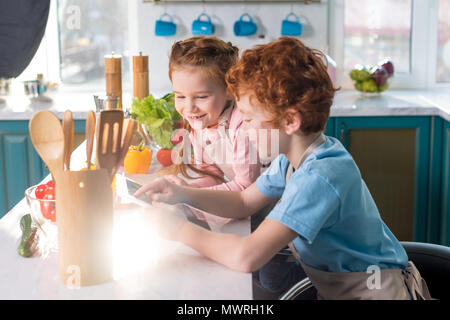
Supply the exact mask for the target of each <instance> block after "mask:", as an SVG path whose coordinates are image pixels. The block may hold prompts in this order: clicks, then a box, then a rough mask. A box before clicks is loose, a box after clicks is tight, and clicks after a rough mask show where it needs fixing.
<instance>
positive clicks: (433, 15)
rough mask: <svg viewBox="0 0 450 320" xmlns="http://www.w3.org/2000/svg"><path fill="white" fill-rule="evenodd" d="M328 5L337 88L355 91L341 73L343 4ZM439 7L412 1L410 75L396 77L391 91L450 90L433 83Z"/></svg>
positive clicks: (335, 0)
mask: <svg viewBox="0 0 450 320" xmlns="http://www.w3.org/2000/svg"><path fill="white" fill-rule="evenodd" d="M328 3H329V6H328V10H329V11H328V17H329V32H328V40H329V46H330V53H331V57H333V58H334V59H335V61H336V64H337V70H336V79H337V84H338V85H339V86H341V87H342V88H343V89H354V87H353V83H352V81H351V79H350V77H349V76H348V74H346V73H345V72H344V70H343V66H344V5H345V0H329V2H328ZM438 7H439V1H438V0H411V45H410V57H411V60H410V73H409V74H398V73H397V74H396V75H395V76H394V78H393V79H392V83H391V85H390V87H391V88H392V89H434V88H449V87H450V82H443V83H439V82H437V81H436V67H437V56H436V53H437V27H438V20H437V19H438ZM423 30H426V31H425V32H424V31H423ZM424 44H425V45H424Z"/></svg>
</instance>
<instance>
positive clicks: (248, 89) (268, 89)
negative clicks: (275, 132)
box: [226, 37, 338, 134]
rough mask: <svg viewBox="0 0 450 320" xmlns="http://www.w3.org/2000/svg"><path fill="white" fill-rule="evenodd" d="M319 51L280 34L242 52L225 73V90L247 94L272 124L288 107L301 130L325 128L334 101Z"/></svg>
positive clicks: (274, 123) (282, 117)
mask: <svg viewBox="0 0 450 320" xmlns="http://www.w3.org/2000/svg"><path fill="white" fill-rule="evenodd" d="M324 61H326V58H325V56H324V54H323V53H322V52H320V51H319V50H316V49H311V48H308V47H307V46H305V45H304V44H303V42H301V41H300V40H298V39H296V38H292V37H281V38H279V39H278V40H276V41H273V42H271V43H268V44H264V45H258V46H255V47H254V48H252V49H248V50H246V51H244V52H243V54H242V57H241V59H240V60H239V62H238V63H237V64H236V65H235V66H234V67H232V68H231V69H230V71H229V72H228V73H227V75H226V82H227V85H228V92H229V93H230V94H231V95H233V96H235V97H236V99H237V100H239V95H240V94H243V93H249V94H250V95H251V96H253V97H255V98H256V99H257V100H258V102H259V103H260V104H261V105H262V106H263V107H264V109H265V110H266V111H267V112H268V113H269V114H271V115H272V116H273V120H272V121H270V123H271V124H272V125H274V126H275V127H279V126H280V123H281V121H282V120H283V119H285V117H286V111H287V110H288V109H289V108H293V109H295V110H298V112H299V113H300V115H301V118H302V124H301V127H300V130H301V131H302V132H303V133H304V134H310V133H314V132H319V131H323V130H325V125H326V122H327V120H328V118H329V115H330V107H331V105H332V103H333V97H334V93H335V92H336V91H337V90H338V89H336V88H334V86H333V82H332V81H331V79H330V77H329V75H328V73H327V66H326V65H325V63H324Z"/></svg>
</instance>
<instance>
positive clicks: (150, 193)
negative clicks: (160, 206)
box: [134, 177, 185, 204]
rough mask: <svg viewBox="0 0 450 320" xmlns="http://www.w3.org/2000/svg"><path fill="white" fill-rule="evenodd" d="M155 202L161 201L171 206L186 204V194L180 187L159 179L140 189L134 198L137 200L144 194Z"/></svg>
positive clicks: (162, 178)
mask: <svg viewBox="0 0 450 320" xmlns="http://www.w3.org/2000/svg"><path fill="white" fill-rule="evenodd" d="M144 193H145V195H146V196H147V197H148V198H149V199H151V200H153V201H161V202H165V203H169V204H175V203H180V202H184V200H185V199H184V198H185V197H184V192H183V191H182V190H181V187H180V186H177V185H176V184H174V183H171V182H170V181H168V180H167V179H165V178H164V177H161V178H158V179H156V180H154V181H152V182H150V183H149V184H146V185H145V186H142V187H141V188H139V189H138V190H137V191H136V192H135V194H134V196H135V197H136V198H137V197H139V196H140V195H142V194H144Z"/></svg>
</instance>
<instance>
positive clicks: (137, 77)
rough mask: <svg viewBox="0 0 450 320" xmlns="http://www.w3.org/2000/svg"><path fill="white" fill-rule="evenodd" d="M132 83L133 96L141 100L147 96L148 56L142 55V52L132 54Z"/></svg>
mask: <svg viewBox="0 0 450 320" xmlns="http://www.w3.org/2000/svg"><path fill="white" fill-rule="evenodd" d="M133 84H134V87H133V89H134V90H133V96H134V97H135V98H137V99H139V100H141V99H143V98H145V97H147V96H148V94H149V87H148V56H143V55H142V52H139V55H138V56H133Z"/></svg>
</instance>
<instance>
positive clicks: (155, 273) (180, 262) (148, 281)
mask: <svg viewBox="0 0 450 320" xmlns="http://www.w3.org/2000/svg"><path fill="white" fill-rule="evenodd" d="M85 150H86V149H85V144H84V143H83V144H82V145H80V147H78V148H77V150H75V152H74V154H73V155H72V161H71V163H73V164H76V163H78V164H80V163H84V160H85ZM74 167H75V165H74V166H72V168H73V169H77V168H74ZM155 168H156V167H155ZM118 178H120V175H119V176H118ZM47 179H48V177H47ZM119 180H120V179H118V181H119ZM117 188H118V190H119V184H118V187H117ZM147 210H148V209H139V208H137V207H133V206H130V204H128V206H127V205H126V203H125V204H124V203H122V205H121V209H116V210H115V212H114V214H115V216H114V222H115V223H114V245H113V248H114V275H115V277H114V278H115V280H114V281H111V282H108V283H104V284H101V285H95V286H89V287H81V288H73V289H70V288H67V287H65V286H64V285H63V284H62V283H61V282H60V280H59V272H58V254H57V252H55V251H51V252H50V253H49V254H48V256H47V257H45V258H44V257H43V256H36V257H32V258H24V257H21V256H19V254H18V253H17V247H18V245H19V243H20V241H19V240H20V237H21V230H20V226H19V221H20V219H21V217H22V216H23V215H24V214H26V213H28V212H29V209H28V206H27V203H26V201H25V199H23V200H22V201H20V202H19V203H18V204H17V205H16V206H15V207H14V208H13V209H12V210H11V211H10V212H8V213H7V214H6V215H5V216H4V217H3V218H2V219H0V299H175V300H178V299H182V300H190V299H202V300H203V299H205V300H208V299H222V300H230V299H242V300H249V299H252V275H251V273H241V272H237V271H233V270H231V269H228V268H226V267H224V266H223V265H220V264H218V263H216V262H214V261H212V260H209V259H207V258H205V257H204V256H202V255H200V254H199V253H198V252H196V251H194V250H192V249H191V248H189V247H187V246H185V245H183V244H181V243H178V242H173V241H168V240H164V239H161V238H159V237H158V236H157V235H156V232H154V230H153V229H152V228H153V225H152V219H151V212H149V211H147ZM50 227H51V226H50ZM53 227H54V226H53ZM210 227H211V229H212V230H214V231H218V232H223V233H233V234H238V235H241V236H245V235H248V234H249V233H250V221H249V220H247V219H243V220H236V221H233V222H231V223H228V224H225V225H211V226H210ZM47 230H52V229H47ZM53 230H56V229H53ZM49 234H50V233H49ZM53 239H54V238H53Z"/></svg>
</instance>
